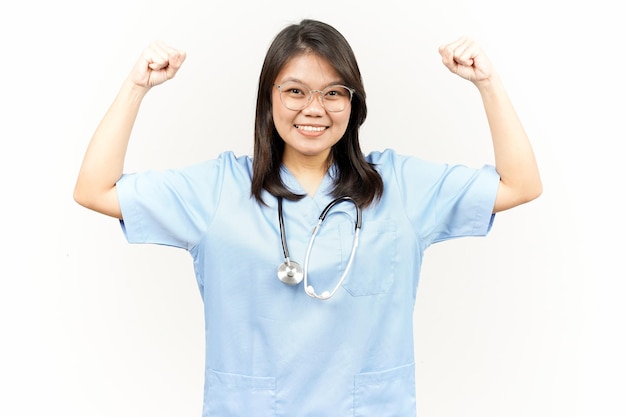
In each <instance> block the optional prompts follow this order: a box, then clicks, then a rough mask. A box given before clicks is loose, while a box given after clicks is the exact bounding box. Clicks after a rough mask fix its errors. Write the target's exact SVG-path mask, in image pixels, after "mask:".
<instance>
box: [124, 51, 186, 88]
mask: <svg viewBox="0 0 626 417" xmlns="http://www.w3.org/2000/svg"><path fill="white" fill-rule="evenodd" d="M186 57H187V54H186V53H185V52H183V51H179V50H177V49H174V48H172V47H170V46H168V45H166V44H164V43H163V42H155V43H153V44H152V45H150V46H149V47H147V48H146V49H145V50H144V51H143V52H142V54H141V57H140V58H139V59H138V60H137V63H136V64H135V66H134V67H133V70H132V71H131V75H130V77H131V80H132V82H133V83H135V84H137V85H138V86H141V87H147V88H150V87H154V86H155V85H159V84H162V83H164V82H165V81H167V80H169V79H172V78H174V75H176V72H177V71H178V69H179V68H180V66H181V65H183V62H184V61H185V58H186Z"/></svg>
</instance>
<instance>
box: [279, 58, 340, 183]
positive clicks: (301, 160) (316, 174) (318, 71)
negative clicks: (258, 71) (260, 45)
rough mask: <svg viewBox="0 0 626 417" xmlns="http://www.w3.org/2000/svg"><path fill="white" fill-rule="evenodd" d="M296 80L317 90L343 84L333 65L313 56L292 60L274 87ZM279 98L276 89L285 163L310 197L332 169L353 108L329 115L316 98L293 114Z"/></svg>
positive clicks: (317, 97)
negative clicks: (332, 155) (333, 150)
mask: <svg viewBox="0 0 626 417" xmlns="http://www.w3.org/2000/svg"><path fill="white" fill-rule="evenodd" d="M294 80H297V81H299V82H301V83H303V84H305V85H307V86H308V87H309V88H311V89H314V90H323V89H324V88H326V87H327V86H329V85H332V84H340V83H341V79H340V78H339V75H338V74H337V72H336V71H335V70H334V68H333V67H332V66H331V65H330V63H329V62H328V61H327V60H325V59H323V58H321V57H319V56H317V55H315V54H312V53H308V54H304V55H298V56H296V57H294V58H292V59H291V60H289V61H288V62H287V64H286V65H285V66H284V67H283V69H282V70H281V72H280V73H279V74H278V77H276V81H275V82H274V84H276V85H279V84H282V83H284V82H285V81H294ZM279 95H280V92H279V90H278V88H274V90H273V93H272V103H273V106H272V108H273V113H272V115H273V118H274V125H275V126H276V130H277V131H278V134H279V135H280V137H281V138H282V139H283V141H284V142H285V150H284V153H283V163H284V164H285V166H286V167H287V168H288V169H289V171H290V172H291V173H292V174H293V175H294V176H295V177H296V179H297V180H298V181H299V182H300V185H302V187H303V188H304V189H305V190H306V192H307V194H309V195H314V194H315V191H316V190H317V189H318V187H319V185H320V183H321V181H322V179H323V177H324V175H325V174H326V171H327V170H328V167H329V166H330V163H331V161H330V156H329V155H330V150H331V148H332V146H333V145H334V144H335V143H337V142H338V141H339V139H341V137H342V136H343V134H344V133H345V131H346V129H347V128H348V121H349V120H350V110H351V109H350V106H348V107H346V109H344V110H343V111H341V112H327V111H326V110H325V109H324V107H323V106H322V102H321V101H320V100H319V95H317V94H316V95H314V96H313V99H312V100H311V102H310V103H309V105H308V106H307V107H305V108H304V109H302V110H299V111H294V110H289V109H288V108H286V107H285V106H283V104H282V102H281V101H280V96H279Z"/></svg>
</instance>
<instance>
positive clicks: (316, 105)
mask: <svg viewBox="0 0 626 417" xmlns="http://www.w3.org/2000/svg"><path fill="white" fill-rule="evenodd" d="M310 94H311V98H310V100H309V104H307V106H306V107H305V108H304V109H302V111H303V112H305V113H306V114H311V115H318V114H319V115H321V114H324V112H325V111H326V109H324V103H323V102H322V94H323V92H322V91H319V90H311V93H310Z"/></svg>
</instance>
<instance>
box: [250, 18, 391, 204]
mask: <svg viewBox="0 0 626 417" xmlns="http://www.w3.org/2000/svg"><path fill="white" fill-rule="evenodd" d="M306 52H312V53H314V54H316V55H318V56H319V57H322V58H325V59H326V60H327V61H328V62H329V63H330V64H331V65H332V66H333V67H334V69H335V70H336V71H337V73H338V74H339V76H340V77H341V81H342V83H344V84H345V85H347V86H348V87H351V88H353V89H354V90H355V91H354V95H353V97H352V103H351V104H352V110H351V112H350V120H349V122H348V127H347V129H346V132H345V133H344V135H343V137H342V138H341V139H340V140H339V141H338V142H337V143H336V144H335V145H334V146H333V148H332V150H331V155H330V156H331V158H332V159H331V160H332V162H333V163H335V164H336V167H337V171H336V175H335V177H334V178H333V189H332V194H333V196H334V197H340V196H345V195H347V196H350V197H352V198H353V199H354V200H355V201H356V202H357V204H359V205H360V206H362V207H367V206H368V205H370V204H371V203H372V202H374V201H376V200H378V199H380V197H381V195H382V193H383V181H382V178H381V177H380V174H379V173H378V171H376V169H375V167H374V165H373V164H370V163H368V162H367V161H366V160H365V158H364V157H363V153H362V152H361V146H360V144H359V128H360V127H361V125H362V124H363V122H364V121H365V117H366V115H367V106H366V105H365V89H364V87H363V80H362V78H361V71H360V70H359V66H358V64H357V61H356V57H355V56H354V52H353V51H352V48H351V47H350V45H349V44H348V42H347V40H346V39H345V38H344V37H343V35H342V34H341V33H339V32H338V31H337V30H336V29H335V28H333V27H332V26H330V25H328V24H326V23H323V22H319V21H316V20H309V19H305V20H302V21H301V22H300V23H299V24H292V25H290V26H287V27H286V28H284V29H283V30H282V31H280V32H279V33H278V35H277V36H276V37H275V38H274V40H273V42H272V44H271V45H270V47H269V49H268V51H267V54H266V56H265V61H264V62H263V67H262V69H261V75H260V77H259V89H258V94H257V104H256V120H255V125H254V158H253V163H252V169H253V174H252V189H251V194H252V196H254V197H255V198H256V200H257V201H258V202H259V203H261V204H264V202H263V199H262V192H263V190H264V189H265V190H267V191H268V192H269V193H270V194H272V195H274V196H276V197H283V198H285V199H288V200H299V199H301V198H302V197H304V196H303V195H301V194H295V193H294V192H293V191H291V190H289V189H288V188H287V187H286V186H285V184H284V183H283V182H282V180H281V177H280V169H281V164H282V156H283V150H284V142H283V140H282V139H281V137H280V136H279V135H278V132H277V131H276V128H275V126H274V120H273V117H272V88H273V86H274V81H275V80H276V77H277V76H278V74H279V73H280V71H281V69H282V68H283V66H284V65H285V64H286V63H287V62H288V61H289V60H290V59H291V58H293V57H294V56H297V55H301V54H303V53H306Z"/></svg>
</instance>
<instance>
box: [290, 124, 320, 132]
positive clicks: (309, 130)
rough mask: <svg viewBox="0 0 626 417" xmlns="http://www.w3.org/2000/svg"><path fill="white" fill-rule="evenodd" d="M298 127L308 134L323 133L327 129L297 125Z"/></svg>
mask: <svg viewBox="0 0 626 417" xmlns="http://www.w3.org/2000/svg"><path fill="white" fill-rule="evenodd" d="M296 127H297V128H298V129H300V130H306V131H307V132H321V131H322V130H324V129H326V128H325V127H324V126H300V125H296Z"/></svg>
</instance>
